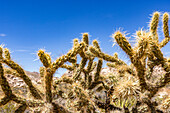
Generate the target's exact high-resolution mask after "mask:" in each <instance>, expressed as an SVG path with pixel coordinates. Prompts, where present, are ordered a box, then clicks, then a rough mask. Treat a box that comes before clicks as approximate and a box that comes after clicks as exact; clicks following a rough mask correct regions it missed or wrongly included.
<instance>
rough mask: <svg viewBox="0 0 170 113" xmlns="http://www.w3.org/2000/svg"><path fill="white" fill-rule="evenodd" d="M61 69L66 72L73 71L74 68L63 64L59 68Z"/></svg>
mask: <svg viewBox="0 0 170 113" xmlns="http://www.w3.org/2000/svg"><path fill="white" fill-rule="evenodd" d="M61 68H65V69H67V70H70V71H73V70H74V68H75V67H74V66H70V65H66V64H63V65H62V66H61Z"/></svg>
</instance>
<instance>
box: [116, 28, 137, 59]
mask: <svg viewBox="0 0 170 113" xmlns="http://www.w3.org/2000/svg"><path fill="white" fill-rule="evenodd" d="M113 37H114V38H115V39H116V42H117V43H118V45H119V46H120V47H121V48H122V49H123V50H124V51H125V52H126V54H127V55H129V57H132V56H133V54H134V52H133V49H132V47H131V45H130V43H129V42H128V40H127V39H126V38H125V37H124V36H123V35H122V33H121V32H120V31H118V32H116V33H115V34H114V35H113Z"/></svg>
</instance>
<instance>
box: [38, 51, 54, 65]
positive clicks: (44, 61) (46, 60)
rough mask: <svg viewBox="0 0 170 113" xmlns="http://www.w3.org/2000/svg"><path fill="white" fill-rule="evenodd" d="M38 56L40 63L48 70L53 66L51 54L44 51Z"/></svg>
mask: <svg viewBox="0 0 170 113" xmlns="http://www.w3.org/2000/svg"><path fill="white" fill-rule="evenodd" d="M38 56H39V58H40V61H41V62H42V64H43V65H44V66H45V67H46V68H48V67H49V66H50V65H51V57H50V55H49V54H47V53H45V51H44V50H39V51H38Z"/></svg>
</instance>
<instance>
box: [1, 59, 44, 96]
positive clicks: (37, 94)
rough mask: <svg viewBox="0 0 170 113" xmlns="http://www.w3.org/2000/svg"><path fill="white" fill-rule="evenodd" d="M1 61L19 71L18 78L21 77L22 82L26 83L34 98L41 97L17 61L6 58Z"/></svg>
mask: <svg viewBox="0 0 170 113" xmlns="http://www.w3.org/2000/svg"><path fill="white" fill-rule="evenodd" d="M3 62H4V63H5V64H7V65H8V66H9V67H11V68H12V69H14V70H16V71H17V72H18V73H19V75H20V78H22V79H23V80H24V82H25V83H26V84H27V85H28V87H29V90H30V92H31V93H32V95H33V96H34V97H35V98H36V99H42V97H41V96H40V94H39V93H38V89H37V88H35V87H34V86H33V84H32V82H31V80H30V78H29V77H28V76H27V75H26V74H25V72H24V70H23V69H22V68H21V67H20V66H19V65H18V64H17V63H15V62H14V61H12V60H7V59H5V60H3Z"/></svg>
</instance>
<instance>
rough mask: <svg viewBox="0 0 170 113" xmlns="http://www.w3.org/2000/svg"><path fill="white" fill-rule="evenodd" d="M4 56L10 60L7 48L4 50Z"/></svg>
mask: <svg viewBox="0 0 170 113" xmlns="http://www.w3.org/2000/svg"><path fill="white" fill-rule="evenodd" d="M4 55H5V58H6V59H9V60H10V59H11V55H10V52H9V50H8V49H7V48H5V49H4Z"/></svg>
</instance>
